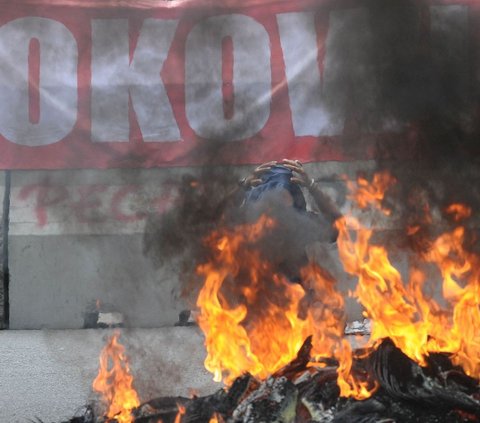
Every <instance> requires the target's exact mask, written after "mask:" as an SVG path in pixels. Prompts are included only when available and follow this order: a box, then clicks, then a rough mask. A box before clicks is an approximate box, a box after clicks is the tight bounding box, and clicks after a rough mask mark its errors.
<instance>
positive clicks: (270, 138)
mask: <svg viewBox="0 0 480 423" xmlns="http://www.w3.org/2000/svg"><path fill="white" fill-rule="evenodd" d="M371 3H372V2H366V1H365V2H364V1H340V0H336V1H313V0H311V1H310V0H304V1H285V0H276V1H271V0H257V1H240V0H238V1H227V2H222V4H221V5H218V4H215V3H214V2H209V1H196V2H194V1H169V2H160V1H155V2H153V1H151V2H150V1H143V2H142V1H138V2H132V4H131V5H128V6H125V5H124V6H123V7H118V2H115V4H116V5H117V6H114V3H112V2H106V1H94V2H93V1H80V0H77V1H73V0H72V1H67V0H65V1H61V2H60V1H57V2H52V1H49V0H45V1H40V0H38V1H33V0H32V1H27V0H22V1H16V2H6V3H4V4H1V7H2V9H1V10H2V11H1V13H0V63H1V64H0V96H1V98H2V102H1V105H0V167H1V168H2V169H60V168H110V167H156V166H189V165H199V164H203V163H215V164H245V163H258V162H262V161H265V160H272V159H282V158H284V157H292V158H298V159H300V160H303V161H322V160H349V159H366V158H371V157H372V155H373V154H374V150H375V148H377V147H378V144H379V143H387V144H388V145H390V144H392V145H396V146H397V147H398V151H399V152H401V153H405V151H408V148H409V147H408V146H409V145H411V143H412V142H413V143H414V142H415V134H416V132H415V125H414V123H415V122H414V121H415V117H416V116H415V115H411V114H408V113H407V114H405V113H404V114H402V113H397V112H398V108H395V107H393V106H392V107H390V108H389V107H385V104H390V105H391V103H390V102H389V101H390V100H391V99H390V97H395V98H399V99H401V102H402V105H404V103H408V101H409V100H408V98H403V97H404V95H403V96H402V93H403V94H404V93H405V90H406V89H407V88H405V89H403V88H402V87H401V83H402V81H401V78H400V80H399V82H398V84H400V85H399V86H398V87H395V84H390V83H389V84H390V85H388V86H389V87H390V88H391V89H392V93H390V92H388V90H385V86H384V85H382V81H383V79H385V72H386V71H385V68H386V67H388V66H383V65H382V63H387V65H388V63H390V62H389V60H388V59H383V60H384V62H381V61H379V55H378V54H377V53H378V51H388V48H386V47H385V46H386V45H387V47H388V42H391V43H392V44H391V50H392V51H393V52H394V54H396V53H395V49H396V48H397V47H396V44H395V43H396V42H397V41H396V38H395V37H393V36H392V37H391V38H392V39H391V40H390V41H388V40H383V39H381V38H382V37H379V34H383V33H387V32H385V31H386V30H385V28H383V26H385V25H383V26H382V25H380V24H379V22H380V21H382V20H383V21H384V23H385V22H386V23H387V26H388V22H389V21H388V19H395V17H394V16H390V15H389V14H388V13H386V12H385V11H382V10H381V11H380V12H379V11H377V10H376V9H372V7H371ZM373 3H375V2H373ZM419 3H420V2H419ZM122 4H123V3H122ZM477 4H478V2H474V1H470V2H469V1H464V2H447V1H443V2H440V1H439V2H435V3H428V4H425V5H423V6H421V7H419V8H418V11H416V12H415V13H416V14H415V16H416V17H414V18H412V22H410V24H409V25H410V26H411V28H412V31H418V33H415V34H411V39H409V40H408V42H409V43H410V45H414V46H415V48H417V49H418V48H419V47H418V46H420V48H421V49H422V50H421V51H422V52H423V53H422V54H426V55H427V56H429V57H430V56H432V57H434V60H437V62H438V63H440V65H441V64H442V63H443V62H442V60H443V57H444V56H449V54H450V53H452V52H456V53H458V52H461V51H462V48H464V46H465V45H467V44H468V46H469V47H468V49H467V50H465V55H462V54H455V55H451V60H452V62H449V64H452V63H453V65H452V66H450V67H448V69H450V71H451V72H452V75H453V77H454V78H456V77H458V83H457V85H456V87H455V90H457V91H458V92H459V93H460V94H459V96H462V90H465V87H466V86H467V87H468V86H471V83H472V80H474V79H475V72H472V69H475V60H476V59H475V57H476V56H475V54H472V52H473V53H475V51H474V49H476V46H477V44H476V41H475V42H473V43H472V40H476V39H478V37H476V36H475V31H476V30H477V29H476V28H478V27H479V25H478V7H477ZM417 12H418V13H417ZM382 13H383V14H384V16H383V15H382ZM379 14H380V15H381V17H380V18H379ZM417 18H418V19H417ZM417 21H418V22H417ZM379 28H380V29H379ZM452 28H453V29H454V30H453V29H452ZM382 31H383V32H382ZM402 34H403V35H405V33H404V32H402ZM403 35H402V36H403ZM405 37H406V36H405ZM406 38H407V37H406ZM406 38H405V42H406ZM379 43H382V46H381V48H379ZM412 48H413V47H412ZM425 51H427V52H428V53H425ZM397 53H398V52H397ZM372 56H375V57H374V60H373V61H372ZM449 57H450V56H449ZM449 60H450V59H449ZM412 64H414V62H412V63H410V64H405V63H404V65H405V68H409V69H410V68H411V67H412V66H411V65H412ZM382 66H383V67H382ZM413 67H415V66H413ZM441 68H442V69H443V68H444V66H443V65H441ZM452 69H453V70H452ZM465 69H467V70H468V72H465ZM382 78H383V79H382ZM465 78H466V79H467V80H466V81H465V80H464V79H465ZM413 79H415V78H412V80H413ZM427 79H428V78H427ZM419 84H420V88H421V87H422V86H423V85H424V81H421V82H419ZM399 87H400V88H399ZM434 88H435V87H434ZM437 88H438V87H437ZM438 89H440V90H441V87H440V88H438ZM408 90H409V91H407V92H408V93H409V95H410V94H412V96H413V93H415V92H418V87H412V86H411V84H410V85H409V86H408ZM412 101H415V100H412ZM417 103H418V101H417ZM419 109H420V108H419ZM420 114H421V113H420V112H419V115H420ZM412 116H413V118H412ZM412 119H413V122H412Z"/></svg>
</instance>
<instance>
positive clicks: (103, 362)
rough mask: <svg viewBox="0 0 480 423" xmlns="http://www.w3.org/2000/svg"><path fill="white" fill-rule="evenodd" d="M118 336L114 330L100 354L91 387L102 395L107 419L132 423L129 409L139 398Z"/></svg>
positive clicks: (136, 405)
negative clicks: (98, 365)
mask: <svg viewBox="0 0 480 423" xmlns="http://www.w3.org/2000/svg"><path fill="white" fill-rule="evenodd" d="M119 336H120V333H119V332H117V331H116V332H115V333H114V334H113V336H112V337H110V339H109V340H108V343H107V345H106V346H105V347H104V348H103V350H102V352H101V354H100V368H99V371H98V375H97V377H96V378H95V380H94V381H93V389H94V390H95V391H96V392H98V393H100V394H101V395H102V397H103V401H104V403H105V404H106V406H107V408H108V410H107V417H108V418H109V419H115V420H116V421H117V422H118V423H132V422H133V417H132V415H131V411H132V410H133V409H134V408H135V407H138V406H139V405H140V400H139V398H138V395H137V392H136V391H135V389H134V388H133V386H132V384H133V377H132V375H131V374H130V369H129V365H128V359H127V357H126V356H125V348H124V346H123V345H122V344H120V343H119V341H118V338H119Z"/></svg>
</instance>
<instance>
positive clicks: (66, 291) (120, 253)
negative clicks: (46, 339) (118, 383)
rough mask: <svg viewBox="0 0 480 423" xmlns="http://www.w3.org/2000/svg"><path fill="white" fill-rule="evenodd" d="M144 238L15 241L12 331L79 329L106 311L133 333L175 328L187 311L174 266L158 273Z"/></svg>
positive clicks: (17, 238) (23, 238) (12, 252)
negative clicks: (96, 312)
mask: <svg viewBox="0 0 480 423" xmlns="http://www.w3.org/2000/svg"><path fill="white" fill-rule="evenodd" d="M142 239H143V236H142V235H141V234H131V235H101V236H98V235H78V236H68V235H50V236H49V235H45V236H11V237H10V245H9V249H10V328H12V329H41V328H46V329H65V328H73V329H78V328H82V327H83V326H84V320H85V315H86V313H87V312H88V311H89V310H93V309H95V304H96V301H97V300H99V301H100V303H101V307H102V308H103V306H104V305H106V306H107V307H108V308H109V311H117V312H120V313H122V314H123V315H124V317H125V321H126V322H127V323H128V326H129V327H159V326H168V325H173V324H174V323H175V322H176V321H178V314H179V312H180V311H181V310H182V308H185V305H184V304H183V302H182V301H181V299H180V298H179V291H180V288H179V284H178V275H177V271H176V270H175V269H174V267H173V264H172V265H170V266H168V267H163V268H161V269H157V268H156V267H155V266H154V264H153V263H152V261H151V260H150V259H149V258H147V257H145V255H144V254H142V249H143V246H142Z"/></svg>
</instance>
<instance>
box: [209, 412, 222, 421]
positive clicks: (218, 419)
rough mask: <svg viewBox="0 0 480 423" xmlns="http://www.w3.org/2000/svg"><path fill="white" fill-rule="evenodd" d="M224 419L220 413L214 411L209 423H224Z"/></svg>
mask: <svg viewBox="0 0 480 423" xmlns="http://www.w3.org/2000/svg"><path fill="white" fill-rule="evenodd" d="M223 421H224V420H223V419H222V417H221V416H220V415H219V414H217V413H214V414H213V416H212V417H211V419H210V420H209V421H208V423H223Z"/></svg>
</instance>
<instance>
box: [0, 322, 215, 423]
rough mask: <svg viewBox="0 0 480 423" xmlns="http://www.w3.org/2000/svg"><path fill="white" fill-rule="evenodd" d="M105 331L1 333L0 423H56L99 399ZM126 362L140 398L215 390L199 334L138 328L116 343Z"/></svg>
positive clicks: (106, 331)
mask: <svg viewBox="0 0 480 423" xmlns="http://www.w3.org/2000/svg"><path fill="white" fill-rule="evenodd" d="M110 334H111V331H110V330H76V331H75V330H74V331H72V330H70V331H1V332H0V422H1V423H16V422H22V423H25V422H27V421H29V419H31V420H33V419H34V418H35V417H38V418H40V419H41V420H42V421H44V422H59V421H61V420H62V419H67V418H70V417H72V415H73V414H74V412H75V411H76V409H78V408H79V407H81V406H82V405H84V404H86V403H87V401H90V400H95V399H97V397H96V395H94V394H93V393H92V391H91V384H92V381H93V379H94V378H95V376H96V374H97V371H98V357H99V354H100V351H101V349H102V347H103V345H104V343H105V340H106V339H107V337H108V336H109V335H110ZM120 341H121V342H122V344H124V345H125V347H126V351H127V354H128V355H129V357H130V362H131V367H132V373H133V375H134V378H135V382H134V384H135V388H136V389H137V391H138V393H139V396H140V399H141V400H148V399H151V398H154V397H158V396H165V395H185V396H189V395H190V393H191V389H193V390H194V391H195V392H198V393H199V394H200V395H206V394H209V393H212V392H215V390H216V389H218V388H219V387H220V385H219V384H216V383H214V382H213V381H212V376H211V375H210V374H209V373H208V372H207V371H206V370H205V369H204V367H203V360H204V358H205V350H204V347H203V338H202V336H201V334H200V332H199V331H198V329H197V328H192V327H189V328H180V327H176V328H163V329H136V330H129V331H125V332H122V337H121V338H120Z"/></svg>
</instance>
